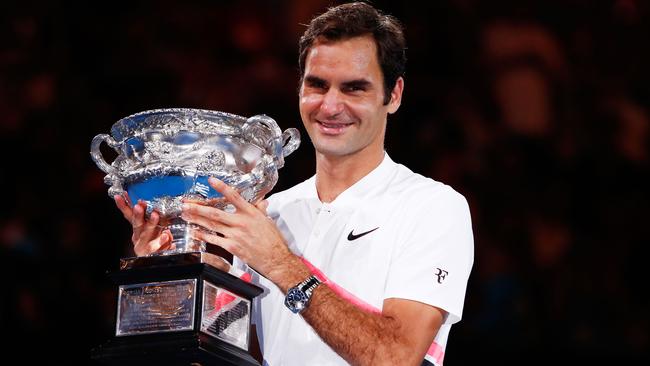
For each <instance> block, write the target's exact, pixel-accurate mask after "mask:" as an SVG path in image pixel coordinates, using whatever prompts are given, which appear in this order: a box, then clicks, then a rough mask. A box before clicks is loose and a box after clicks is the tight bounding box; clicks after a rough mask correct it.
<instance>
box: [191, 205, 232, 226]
mask: <svg viewBox="0 0 650 366" xmlns="http://www.w3.org/2000/svg"><path fill="white" fill-rule="evenodd" d="M181 217H182V218H183V220H185V221H188V222H191V223H194V224H197V225H199V226H203V227H205V228H207V229H210V230H212V231H217V230H216V229H217V228H218V227H223V226H224V225H225V226H233V225H235V224H236V220H235V218H234V216H233V214H231V213H229V212H225V211H222V210H219V209H218V208H214V207H208V206H203V205H200V204H196V203H189V202H185V203H183V212H182V213H181Z"/></svg>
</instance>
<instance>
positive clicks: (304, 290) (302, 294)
mask: <svg viewBox="0 0 650 366" xmlns="http://www.w3.org/2000/svg"><path fill="white" fill-rule="evenodd" d="M321 283H322V282H321V281H320V280H319V279H318V278H316V276H313V275H312V276H309V278H307V279H306V280H304V281H302V282H300V283H299V284H297V285H296V286H294V287H292V288H290V289H289V291H287V295H286V296H285V297H284V305H286V306H287V307H288V308H289V310H291V311H292V312H293V313H294V314H298V313H300V312H301V311H303V310H305V309H306V308H307V305H309V300H311V294H312V292H314V289H315V288H316V287H318V285H320V284H321Z"/></svg>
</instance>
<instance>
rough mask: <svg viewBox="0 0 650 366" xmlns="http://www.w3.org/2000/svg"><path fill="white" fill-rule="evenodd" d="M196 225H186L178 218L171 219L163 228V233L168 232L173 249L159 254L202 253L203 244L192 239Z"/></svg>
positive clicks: (203, 249)
mask: <svg viewBox="0 0 650 366" xmlns="http://www.w3.org/2000/svg"><path fill="white" fill-rule="evenodd" d="M194 228H196V225H192V224H188V223H187V222H186V221H185V220H183V219H182V218H180V217H177V218H174V219H171V220H170V222H169V223H168V224H167V225H164V226H163V231H169V232H170V233H171V235H172V244H173V245H174V247H175V249H172V250H167V251H164V252H162V253H160V254H165V255H166V254H175V253H188V252H204V251H205V242H204V241H202V240H196V239H194V238H192V230H193V229H194Z"/></svg>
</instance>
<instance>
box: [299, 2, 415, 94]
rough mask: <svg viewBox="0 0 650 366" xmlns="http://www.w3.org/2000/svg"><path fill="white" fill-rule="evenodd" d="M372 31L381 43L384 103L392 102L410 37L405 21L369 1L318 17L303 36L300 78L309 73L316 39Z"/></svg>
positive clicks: (339, 7)
mask: <svg viewBox="0 0 650 366" xmlns="http://www.w3.org/2000/svg"><path fill="white" fill-rule="evenodd" d="M363 35H372V37H373V39H374V40H375V44H376V45H377V59H378V60H379V66H380V67H381V71H382V74H383V77H384V104H388V102H390V96H391V91H392V90H393V88H394V87H395V83H396V82H397V79H398V78H399V77H400V76H404V69H405V67H406V41H405V39H404V30H403V27H402V25H401V23H400V22H399V21H398V20H397V19H396V18H395V17H393V16H390V15H385V14H383V13H381V12H380V11H379V10H377V9H375V8H374V7H372V6H371V5H369V4H366V3H361V2H356V3H349V4H343V5H339V6H336V7H333V8H329V9H328V10H327V11H326V12H325V13H323V14H321V15H319V16H317V17H315V18H314V19H312V21H311V22H310V23H309V26H308V27H307V30H305V33H304V34H303V35H302V37H300V42H299V58H298V67H299V68H300V81H301V82H302V80H303V78H304V76H305V61H306V59H307V54H308V53H309V50H310V49H311V47H312V46H313V44H314V42H315V41H316V40H317V39H319V38H324V39H325V40H327V41H338V40H345V39H348V38H352V37H358V36H363Z"/></svg>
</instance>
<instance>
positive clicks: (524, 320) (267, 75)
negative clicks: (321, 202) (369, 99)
mask: <svg viewBox="0 0 650 366" xmlns="http://www.w3.org/2000/svg"><path fill="white" fill-rule="evenodd" d="M334 3H337V2H331V1H322V0H319V1H300V0H285V1H280V0H270V1H262V0H259V1H252V0H246V1H219V2H217V1H207V0H202V1H196V2H192V3H181V2H174V1H169V0H163V1H155V2H154V1H145V2H103V3H78V4H74V5H73V4H72V3H68V2H63V1H50V2H46V3H37V2H32V1H23V2H18V3H11V4H7V3H3V4H2V5H0V162H1V163H2V171H3V174H2V179H0V191H1V192H3V194H4V199H3V200H2V202H3V204H2V206H3V209H2V210H0V281H1V283H2V289H3V290H2V291H0V294H1V295H0V329H3V331H4V334H5V338H8V339H9V341H8V342H3V346H2V349H3V350H4V349H5V348H6V350H7V351H10V352H15V353H16V354H17V356H18V357H22V360H23V361H24V362H26V363H32V362H35V361H36V360H41V359H46V360H50V361H52V362H54V361H57V364H58V362H73V361H74V362H80V363H82V364H84V363H87V362H88V357H89V351H90V349H91V348H92V347H95V346H97V345H98V344H101V343H103V342H104V341H105V340H106V339H108V338H109V337H110V336H111V335H112V332H113V327H114V320H115V319H114V316H115V314H114V313H115V302H116V298H115V296H116V294H115V289H114V288H113V286H112V284H111V283H110V282H109V280H108V278H107V276H106V272H107V271H109V270H114V269H116V268H117V263H118V260H119V258H121V257H126V256H130V255H132V254H133V253H132V251H131V247H130V243H129V238H130V226H129V224H128V223H127V222H126V221H125V220H124V219H123V218H122V216H121V214H120V213H119V211H118V210H117V209H116V208H115V206H114V204H113V202H112V200H111V199H110V198H109V197H108V196H107V194H106V191H107V188H108V187H107V186H105V185H104V183H103V173H102V172H101V171H100V170H99V169H98V168H97V167H96V166H95V165H94V164H93V162H92V161H91V160H90V157H89V153H88V152H89V145H90V141H91V139H92V138H93V136H95V135H96V134H99V133H108V132H109V129H110V126H111V125H112V124H113V123H114V122H115V121H117V120H118V119H120V118H122V117H125V116H127V115H130V114H133V113H136V112H140V111H143V110H147V109H154V108H163V107H191V108H203V109H213V110H222V111H227V112H231V113H236V114H240V115H244V116H251V115H254V114H260V113H264V114H267V115H269V116H271V117H273V118H275V119H276V120H277V121H278V123H279V125H280V126H281V128H282V129H285V128H288V127H298V128H300V129H301V131H302V132H303V144H302V146H301V147H300V148H299V150H298V151H297V152H295V153H294V154H293V155H291V156H290V157H288V158H287V162H286V165H285V167H284V168H283V169H282V170H281V171H280V181H279V182H278V184H277V186H276V188H275V189H274V191H279V190H282V189H284V188H287V187H289V186H291V185H293V184H295V183H298V182H300V181H302V180H304V179H307V178H308V177H310V176H311V175H312V174H313V173H314V162H313V151H312V147H311V146H310V143H309V141H308V138H307V136H306V134H305V133H304V130H303V129H302V127H301V125H300V116H299V114H298V110H297V96H296V92H297V86H298V76H297V41H298V38H299V36H300V34H301V33H302V31H303V29H304V24H305V23H307V22H308V21H309V19H310V18H311V16H312V15H314V14H317V13H319V12H322V11H323V10H324V9H325V8H326V7H327V6H328V5H331V4H334ZM374 4H375V5H377V6H378V7H379V8H381V9H384V10H385V11H386V12H388V13H391V14H393V15H395V16H397V17H398V18H399V19H401V20H402V21H403V23H404V24H405V26H406V36H407V43H408V48H409V49H408V52H407V56H408V58H409V61H408V64H407V72H406V89H405V95H404V101H403V104H402V107H401V109H400V110H399V111H398V113H397V114H395V115H394V116H392V117H391V118H390V119H389V125H388V132H387V145H386V149H387V151H388V153H389V154H390V155H391V157H392V158H393V160H395V161H397V162H400V163H403V164H405V165H407V166H409V167H410V168H411V169H412V170H414V171H416V172H418V173H421V174H423V175H425V176H428V177H431V178H433V179H436V180H439V181H442V182H444V183H447V184H449V185H451V186H452V187H454V188H455V189H456V190H458V191H459V192H460V193H462V194H463V195H465V197H467V199H468V201H469V204H470V208H471V210H472V218H473V226H474V235H475V248H476V256H475V265H474V270H473V273H472V276H471V278H470V283H469V288H468V292H467V297H466V304H465V314H464V319H463V321H462V322H461V323H459V324H458V325H456V326H455V327H454V330H453V331H452V333H451V339H450V341H449V345H448V347H447V356H446V364H448V365H465V364H473V363H472V362H470V361H474V360H477V359H478V360H482V362H483V363H482V364H499V362H500V360H507V359H510V360H518V361H520V362H523V363H524V364H537V363H539V364H547V363H554V362H555V361H557V360H558V357H560V355H569V356H570V357H571V358H573V359H575V360H583V359H593V360H603V359H609V358H611V359H615V360H619V361H622V360H630V361H631V360H638V359H641V358H642V357H646V356H647V355H646V353H647V350H648V349H650V332H648V330H649V329H650V318H649V315H648V309H650V306H649V305H650V304H649V297H648V291H647V290H644V287H645V285H643V283H645V279H646V278H647V275H646V271H645V270H644V268H645V267H644V265H645V259H646V257H645V256H643V255H642V253H643V250H642V248H643V246H644V245H646V244H647V243H648V239H647V238H648V237H650V229H649V228H650V225H648V224H647V223H646V222H645V220H646V219H648V217H649V216H646V215H647V214H644V212H646V209H645V204H648V203H649V202H650V200H649V199H648V198H649V197H648V196H649V192H648V188H647V187H650V177H649V174H648V173H649V170H648V163H649V156H648V154H649V152H650V151H649V147H648V136H649V128H650V120H649V118H650V111H649V109H648V108H649V107H650V89H649V88H648V85H649V83H650V66H649V65H650V48H648V46H647V42H648V41H647V37H648V35H650V3H649V2H647V1H643V0H607V1H598V2H594V1H588V0H570V1H560V0H557V1H542V0H539V1H506V0H498V1H478V0H447V1H431V2H410V1H404V2H397V1H394V2H393V1H375V2H374ZM563 357H564V356H563Z"/></svg>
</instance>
